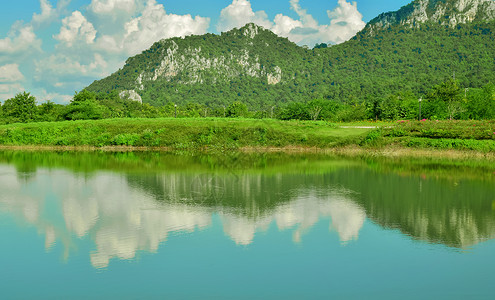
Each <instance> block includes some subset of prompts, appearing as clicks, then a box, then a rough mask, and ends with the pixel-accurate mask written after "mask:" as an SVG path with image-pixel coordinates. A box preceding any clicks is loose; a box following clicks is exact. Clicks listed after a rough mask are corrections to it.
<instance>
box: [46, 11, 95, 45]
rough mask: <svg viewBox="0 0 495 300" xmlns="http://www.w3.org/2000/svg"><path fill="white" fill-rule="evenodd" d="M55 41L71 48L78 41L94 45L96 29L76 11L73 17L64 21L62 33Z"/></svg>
mask: <svg viewBox="0 0 495 300" xmlns="http://www.w3.org/2000/svg"><path fill="white" fill-rule="evenodd" d="M54 38H55V39H57V40H59V41H61V42H62V43H65V44H66V45H67V46H68V47H71V46H72V45H73V44H74V43H75V42H76V41H83V42H85V43H86V44H92V43H93V42H94V40H95V38H96V29H95V28H94V26H93V24H91V23H90V22H89V21H88V20H87V19H86V17H84V16H83V14H82V13H81V12H80V11H77V10H76V11H74V12H73V13H72V15H71V16H69V17H67V18H65V19H63V20H62V27H61V28H60V33H59V34H58V35H56V36H54Z"/></svg>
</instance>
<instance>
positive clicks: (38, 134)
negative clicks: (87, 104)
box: [0, 118, 370, 150]
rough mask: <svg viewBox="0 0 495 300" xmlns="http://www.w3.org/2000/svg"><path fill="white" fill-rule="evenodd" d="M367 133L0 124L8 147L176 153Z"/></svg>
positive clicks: (210, 124)
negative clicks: (131, 148)
mask: <svg viewBox="0 0 495 300" xmlns="http://www.w3.org/2000/svg"><path fill="white" fill-rule="evenodd" d="M369 131H370V129H362V128H350V129H349V128H340V127H339V126H337V125H335V124H331V123H327V122H312V121H277V120H255V119H221V118H209V119H204V118H201V119H199V118H198V119H173V118H172V119H171V118H167V119H108V120H97V121H67V122H56V123H28V124H10V125H3V126H0V145H6V146H27V145H30V146H92V147H105V146H134V147H161V148H169V149H175V150H180V149H184V150H193V149H205V148H206V149H239V148H242V147H290V146H298V147H316V148H328V147H335V146H339V145H349V144H359V143H360V142H361V141H362V140H363V139H364V138H365V136H366V134H367V133H368V132H369Z"/></svg>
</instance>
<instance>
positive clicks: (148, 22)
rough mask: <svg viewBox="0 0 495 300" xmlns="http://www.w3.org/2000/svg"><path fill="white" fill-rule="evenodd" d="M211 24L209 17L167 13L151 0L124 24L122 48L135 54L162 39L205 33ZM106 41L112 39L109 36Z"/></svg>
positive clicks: (130, 53) (161, 6)
mask: <svg viewBox="0 0 495 300" xmlns="http://www.w3.org/2000/svg"><path fill="white" fill-rule="evenodd" d="M209 24H210V19H209V18H203V17H200V16H196V17H194V18H193V17H192V16H191V15H175V14H167V13H166V11H165V9H164V8H163V5H161V4H158V3H156V1H155V0H150V1H148V2H147V4H146V7H145V8H144V10H143V12H142V13H141V15H140V16H139V17H136V18H133V19H132V20H130V21H129V22H127V23H126V24H125V25H124V26H125V27H124V28H125V34H124V37H123V40H122V43H121V45H122V46H121V48H122V49H125V50H126V52H127V53H128V54H129V55H134V54H137V53H139V52H141V51H143V50H145V49H147V48H149V47H150V46H151V45H152V44H153V43H155V42H157V41H159V40H161V39H165V38H171V37H178V36H181V37H184V36H188V35H192V34H205V33H206V30H207V29H208V27H209ZM106 41H107V42H110V41H111V40H110V39H109V38H108V37H107V40H106Z"/></svg>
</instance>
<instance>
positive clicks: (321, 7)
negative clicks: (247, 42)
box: [0, 0, 411, 104]
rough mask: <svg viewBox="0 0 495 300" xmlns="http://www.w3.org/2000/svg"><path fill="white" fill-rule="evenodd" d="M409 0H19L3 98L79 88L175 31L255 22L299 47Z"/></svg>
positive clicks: (2, 71)
mask: <svg viewBox="0 0 495 300" xmlns="http://www.w3.org/2000/svg"><path fill="white" fill-rule="evenodd" d="M410 1H411V0H355V1H351V0H349V1H347V0H270V1H267V0H208V1H200V0H20V1H2V4H1V10H0V101H1V102H3V101H5V100H6V99H9V98H12V97H14V96H15V95H16V94H17V93H20V92H23V91H26V92H30V93H31V94H32V95H34V96H35V97H36V99H37V101H38V103H43V102H45V101H47V100H50V101H53V102H56V103H61V104H66V103H69V102H70V99H71V98H72V97H73V95H74V93H75V92H77V91H80V90H81V89H83V88H84V87H86V86H88V85H89V84H91V83H92V82H93V81H94V80H98V79H101V78H104V77H106V76H108V75H110V74H112V73H113V72H115V71H117V70H118V69H119V68H121V67H122V66H123V65H124V63H125V61H126V59H127V58H128V57H131V56H134V55H136V54H139V53H141V52H142V51H143V50H146V49H148V48H149V47H150V46H151V45H152V44H153V43H154V42H156V41H158V40H161V39H164V38H171V37H176V36H182V37H184V36H188V35H191V34H204V33H207V32H211V33H220V32H223V31H228V30H230V29H232V28H235V27H241V26H243V25H245V24H247V23H250V22H253V23H256V24H258V25H260V26H263V27H265V28H267V29H270V30H272V31H273V32H275V33H276V34H278V35H280V36H283V37H287V38H289V39H290V40H291V41H293V42H294V43H297V44H299V45H308V46H310V47H312V46H314V45H315V44H316V43H329V44H339V43H342V42H344V41H346V40H348V39H350V38H351V37H353V36H354V35H355V34H356V33H357V32H358V31H360V30H361V29H362V28H363V27H364V26H365V24H366V22H368V21H370V20H371V19H373V18H374V17H376V16H377V15H379V14H380V13H382V12H387V11H394V10H397V9H399V8H400V7H402V6H403V5H406V4H408V3H409V2H410Z"/></svg>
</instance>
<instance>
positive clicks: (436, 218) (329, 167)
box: [0, 156, 495, 268]
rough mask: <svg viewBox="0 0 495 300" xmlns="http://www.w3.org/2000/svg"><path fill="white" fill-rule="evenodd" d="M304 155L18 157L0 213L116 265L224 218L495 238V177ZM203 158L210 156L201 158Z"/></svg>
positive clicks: (468, 239)
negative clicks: (37, 160)
mask: <svg viewBox="0 0 495 300" xmlns="http://www.w3.org/2000/svg"><path fill="white" fill-rule="evenodd" d="M95 159H96V158H95ZM98 159H99V158H98ZM166 159H170V157H169V156H167V157H166ZM173 159H175V160H180V159H182V158H181V157H180V156H177V157H175V156H174V157H173ZM184 159H186V158H184ZM189 159H190V158H189ZM264 159H265V162H264V163H266V157H265V158H264ZM268 160H270V158H268ZM23 161H25V160H23ZM323 161H325V163H322V162H323ZM9 162H10V161H9ZM303 162H304V163H302V164H298V167H297V168H295V167H293V166H292V167H290V166H289V167H288V168H287V169H286V171H284V169H280V168H278V169H277V168H273V166H271V165H270V163H268V164H267V166H265V167H264V168H258V169H256V170H253V169H248V168H244V167H239V165H237V166H236V168H233V169H232V168H230V169H229V168H224V169H220V170H218V169H215V168H213V169H211V168H209V167H205V168H199V169H197V168H196V169H194V170H187V169H183V170H166V171H165V170H155V169H153V168H151V169H150V168H147V169H146V170H145V171H143V170H138V171H136V170H132V171H129V170H126V169H125V168H124V169H121V170H118V171H115V170H106V171H105V170H104V169H105V168H102V170H98V169H96V170H93V171H91V172H87V171H84V172H73V171H70V170H64V169H63V168H61V167H56V168H52V167H46V166H45V167H44V166H43V165H42V164H41V165H38V166H35V167H33V168H20V167H19V165H18V164H16V163H15V161H13V164H5V163H4V164H2V165H0V176H1V180H0V189H1V194H0V210H1V211H5V212H8V213H9V214H11V215H14V216H16V218H17V219H18V220H19V221H20V223H28V224H31V225H33V226H35V227H36V229H37V231H38V232H39V233H40V234H43V235H44V236H45V247H46V248H47V249H50V248H51V247H53V245H54V244H55V243H60V244H62V245H63V248H64V253H65V254H64V255H65V258H66V259H68V258H69V256H70V252H71V251H72V249H73V248H74V247H75V244H76V242H75V240H76V239H83V238H89V239H91V240H92V241H93V242H94V244H95V249H94V250H93V251H92V252H91V253H90V254H89V255H90V258H91V263H92V265H93V266H94V267H95V268H105V267H107V266H108V265H109V263H110V260H111V259H112V258H119V259H133V258H135V257H136V254H137V252H138V251H146V252H157V251H158V250H159V247H166V245H161V244H162V243H163V242H165V241H166V240H167V237H168V236H169V235H171V234H175V233H187V232H194V231H196V230H203V229H205V228H209V227H211V226H212V223H213V219H214V218H215V217H218V218H219V220H220V221H221V224H222V227H223V231H224V233H225V234H226V235H227V236H228V237H229V238H230V239H231V240H232V241H234V242H235V243H236V244H238V245H249V244H251V243H253V242H255V236H256V234H257V233H259V232H262V231H266V230H267V229H268V228H270V226H271V225H272V224H276V226H277V228H278V229H279V230H280V231H285V230H291V231H292V232H293V241H294V242H295V243H299V242H301V241H302V237H303V234H304V233H305V232H309V231H310V229H311V228H312V227H313V226H314V225H315V224H316V223H318V222H319V221H320V220H324V219H329V220H330V224H329V230H330V231H335V232H337V234H338V236H339V239H340V242H341V243H342V244H346V243H349V242H351V241H353V240H357V239H358V236H359V232H360V230H361V229H362V227H363V224H364V222H365V220H366V217H368V218H370V219H371V220H373V221H374V222H376V223H378V224H380V225H382V226H383V227H385V228H396V229H399V230H400V231H401V232H403V233H405V234H407V235H410V236H412V237H413V238H415V239H418V240H423V241H427V242H432V243H442V244H445V245H447V246H451V247H459V248H466V247H469V246H472V245H474V244H476V243H479V242H481V241H484V240H487V239H492V238H494V237H495V213H494V209H493V200H495V198H494V197H493V195H494V194H495V193H494V192H495V190H494V187H493V180H492V179H490V178H489V179H486V178H485V180H479V179H472V178H467V179H466V178H454V179H451V178H447V179H446V178H430V179H428V178H425V176H423V175H422V176H419V177H418V176H416V175H415V174H414V172H411V173H410V174H409V175H407V176H404V174H401V175H398V174H397V173H396V172H394V171H393V170H391V169H386V168H385V169H378V168H376V164H370V163H369V162H364V161H360V162H356V161H353V162H349V161H347V162H346V161H344V162H343V161H342V160H338V159H337V160H334V159H326V160H325V158H323V160H317V161H315V162H312V161H306V160H304V161H303ZM205 164H206V165H210V166H211V165H212V164H211V161H209V160H206V163H205V162H204V161H201V162H200V165H205ZM280 164H282V162H280ZM301 165H302V166H303V167H301ZM23 166H25V165H23ZM298 168H300V169H298ZM274 169H275V170H276V171H273V170H274ZM267 170H272V171H270V172H267ZM401 170H402V172H403V169H401ZM160 245H161V246H160Z"/></svg>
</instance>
